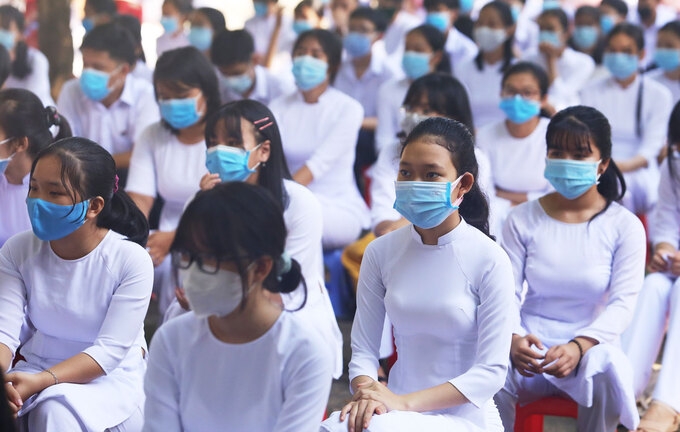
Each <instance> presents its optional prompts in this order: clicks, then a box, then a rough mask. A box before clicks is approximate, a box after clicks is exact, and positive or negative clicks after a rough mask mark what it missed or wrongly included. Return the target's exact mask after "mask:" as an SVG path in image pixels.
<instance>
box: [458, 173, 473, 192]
mask: <svg viewBox="0 0 680 432" xmlns="http://www.w3.org/2000/svg"><path fill="white" fill-rule="evenodd" d="M474 184H475V176H473V175H472V174H470V173H469V172H466V173H465V174H463V178H461V179H460V183H458V194H457V195H456V199H458V198H460V197H461V196H462V195H465V194H466V193H468V192H470V189H472V185H474Z"/></svg>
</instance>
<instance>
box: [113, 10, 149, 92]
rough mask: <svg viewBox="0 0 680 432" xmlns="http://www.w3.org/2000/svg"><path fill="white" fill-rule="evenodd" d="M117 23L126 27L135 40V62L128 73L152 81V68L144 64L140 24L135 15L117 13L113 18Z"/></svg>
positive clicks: (144, 57)
mask: <svg viewBox="0 0 680 432" xmlns="http://www.w3.org/2000/svg"><path fill="white" fill-rule="evenodd" d="M114 21H115V22H116V23H117V24H119V25H120V26H122V27H124V28H125V29H127V31H129V32H130V35H132V39H133V40H134V41H135V55H136V56H137V62H136V63H135V65H134V67H133V68H132V71H131V72H130V74H132V76H133V77H136V78H139V79H143V80H145V81H148V82H153V70H152V69H151V68H150V67H149V66H147V65H146V56H145V55H144V48H143V47H142V24H141V23H140V22H139V20H138V19H137V17H136V16H133V15H126V14H123V15H118V16H117V17H116V18H115V20H114Z"/></svg>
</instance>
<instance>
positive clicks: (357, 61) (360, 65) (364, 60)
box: [352, 52, 371, 78]
mask: <svg viewBox="0 0 680 432" xmlns="http://www.w3.org/2000/svg"><path fill="white" fill-rule="evenodd" d="M352 65H353V66H354V72H355V73H356V75H357V78H361V77H362V76H363V75H364V73H366V70H368V68H369V67H370V66H371V53H370V52H369V53H368V54H367V55H365V56H363V57H357V58H354V59H352Z"/></svg>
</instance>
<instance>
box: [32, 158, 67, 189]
mask: <svg viewBox="0 0 680 432" xmlns="http://www.w3.org/2000/svg"><path fill="white" fill-rule="evenodd" d="M31 180H33V181H37V182H55V181H58V182H59V184H61V161H60V160H59V158H58V157H56V156H54V155H49V156H44V157H42V158H40V159H38V162H37V163H36V164H35V169H34V170H33V174H32V175H31Z"/></svg>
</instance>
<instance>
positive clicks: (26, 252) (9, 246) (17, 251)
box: [1, 230, 46, 264]
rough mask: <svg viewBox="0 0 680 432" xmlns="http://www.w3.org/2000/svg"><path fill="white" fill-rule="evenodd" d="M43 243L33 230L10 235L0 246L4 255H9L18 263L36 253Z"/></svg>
mask: <svg viewBox="0 0 680 432" xmlns="http://www.w3.org/2000/svg"><path fill="white" fill-rule="evenodd" d="M45 243H46V242H43V241H42V240H40V239H39V238H38V237H36V236H35V234H33V231H30V230H29V231H23V232H20V233H18V234H15V235H13V236H12V237H10V238H9V239H8V240H7V241H6V242H5V244H4V245H3V246H2V249H1V252H2V255H3V256H4V257H8V256H11V259H12V260H13V261H14V262H15V263H17V264H18V263H21V262H24V261H26V260H27V259H28V258H30V257H31V256H33V255H36V254H37V253H38V252H39V251H40V249H41V248H42V246H43V244H45Z"/></svg>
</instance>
